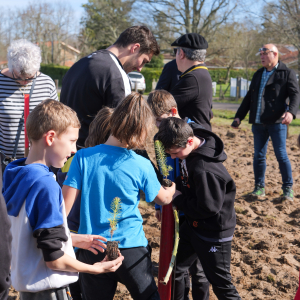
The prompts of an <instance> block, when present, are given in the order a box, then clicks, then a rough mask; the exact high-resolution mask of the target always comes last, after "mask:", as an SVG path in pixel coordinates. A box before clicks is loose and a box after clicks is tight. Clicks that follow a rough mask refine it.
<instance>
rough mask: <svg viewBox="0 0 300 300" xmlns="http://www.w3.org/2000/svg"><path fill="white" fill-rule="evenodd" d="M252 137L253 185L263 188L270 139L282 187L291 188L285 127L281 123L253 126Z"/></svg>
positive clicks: (291, 177) (290, 169)
mask: <svg viewBox="0 0 300 300" xmlns="http://www.w3.org/2000/svg"><path fill="white" fill-rule="evenodd" d="M252 132H253V136H254V161H253V168H254V177H255V185H259V186H261V187H264V186H265V173H266V167H267V163H266V154H267V149H268V142H269V138H270V137H271V139H272V144H273V148H274V152H275V155H276V158H277V161H278V163H279V169H280V173H281V176H282V187H283V188H286V187H292V186H293V176H292V167H291V163H290V160H289V158H288V155H287V152H286V135H287V126H286V125H284V124H281V123H276V124H269V125H265V124H253V125H252Z"/></svg>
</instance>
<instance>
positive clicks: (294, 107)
mask: <svg viewBox="0 0 300 300" xmlns="http://www.w3.org/2000/svg"><path fill="white" fill-rule="evenodd" d="M287 92H288V97H289V99H290V104H289V112H290V113H291V114H292V115H293V116H294V119H295V118H296V115H297V111H298V108H299V104H300V94H299V84H298V81H297V77H296V73H295V72H294V70H290V74H289V78H288V81H287Z"/></svg>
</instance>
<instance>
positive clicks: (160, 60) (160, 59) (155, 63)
mask: <svg viewBox="0 0 300 300" xmlns="http://www.w3.org/2000/svg"><path fill="white" fill-rule="evenodd" d="M163 66H164V56H163V55H162V54H159V55H158V56H153V57H152V59H151V62H150V63H149V64H147V68H163Z"/></svg>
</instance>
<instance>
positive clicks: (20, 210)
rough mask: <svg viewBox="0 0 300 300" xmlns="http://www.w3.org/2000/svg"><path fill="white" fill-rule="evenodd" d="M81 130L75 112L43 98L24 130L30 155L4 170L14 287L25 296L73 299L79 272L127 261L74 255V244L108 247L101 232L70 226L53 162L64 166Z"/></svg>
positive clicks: (107, 268)
mask: <svg viewBox="0 0 300 300" xmlns="http://www.w3.org/2000/svg"><path fill="white" fill-rule="evenodd" d="M79 128H80V123H79V120H78V118H77V116H76V113H75V112H74V111H73V110H72V109H70V108H69V107H67V106H65V105H63V104H62V103H60V102H58V101H55V100H51V99H48V100H45V101H44V102H42V103H40V104H39V105H37V106H36V107H35V109H34V110H33V111H32V112H31V113H30V115H29V117H28V119H27V122H26V129H27V134H28V137H29V140H30V143H31V148H30V152H29V155H28V157H27V158H21V159H18V160H16V161H14V162H12V163H10V164H9V165H8V166H7V168H6V169H5V172H4V180H3V196H4V199H5V202H6V206H7V211H8V215H9V217H10V220H11V223H12V226H11V232H12V236H13V241H12V264H11V273H12V285H13V286H14V288H15V289H16V290H17V291H19V292H20V298H21V300H27V299H33V300H38V299H43V300H48V299H49V300H50V299H51V300H55V299H59V300H61V299H64V300H65V299H69V298H68V297H69V296H70V294H69V290H68V285H69V284H70V283H73V282H75V281H76V280H77V279H78V273H77V272H85V273H91V274H99V273H104V272H112V271H115V270H116V269H117V268H118V267H119V266H120V265H121V262H122V260H123V257H122V256H120V257H119V258H118V259H116V260H115V261H112V262H107V261H106V259H105V260H104V261H102V262H97V263H95V264H94V265H88V264H84V263H82V262H79V261H78V260H76V259H75V254H74V251H73V248H72V246H76V247H80V248H84V249H88V250H90V251H92V252H93V253H94V254H97V253H98V252H97V251H96V250H99V251H102V252H103V251H104V250H103V247H105V245H104V244H103V243H102V242H100V241H98V239H101V240H104V241H105V240H106V239H104V238H102V237H101V236H98V235H95V236H92V235H90V236H83V235H75V236H74V239H73V240H71V237H70V232H69V229H68V227H67V222H66V214H65V206H64V201H63V197H62V192H61V188H60V187H59V185H58V184H57V182H56V181H55V179H54V174H53V173H52V172H51V171H50V169H49V166H54V167H56V168H60V167H62V166H63V165H64V163H65V162H66V161H67V159H68V157H70V156H71V154H72V153H74V152H76V141H77V139H78V131H79Z"/></svg>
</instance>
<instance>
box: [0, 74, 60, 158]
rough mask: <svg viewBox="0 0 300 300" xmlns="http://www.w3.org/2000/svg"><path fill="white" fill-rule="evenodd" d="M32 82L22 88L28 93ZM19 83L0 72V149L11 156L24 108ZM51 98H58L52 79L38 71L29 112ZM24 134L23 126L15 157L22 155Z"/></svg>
mask: <svg viewBox="0 0 300 300" xmlns="http://www.w3.org/2000/svg"><path fill="white" fill-rule="evenodd" d="M31 85H32V82H31V83H29V84H28V85H27V87H26V88H25V89H23V93H26V94H29V93H30V88H31ZM20 88H21V85H20V84H18V83H17V82H16V81H15V80H13V79H12V78H10V77H7V76H5V75H3V74H2V73H0V150H1V151H2V152H3V153H4V154H6V155H8V156H11V155H12V153H13V149H14V146H15V141H16V135H17V130H18V125H19V121H20V118H21V116H22V113H23V110H24V95H23V93H22V91H21V89H20ZM47 98H51V99H54V100H58V97H57V93H56V89H55V84H54V82H53V80H52V79H51V78H50V77H49V76H47V75H45V74H43V73H40V75H39V76H37V78H36V82H35V87H34V90H33V93H32V96H31V99H30V104H29V108H30V112H31V111H32V110H33V109H34V108H35V107H36V106H37V105H38V104H39V103H40V102H42V101H43V100H45V99H47ZM24 147H25V135H24V126H23V129H22V133H21V136H20V140H19V144H18V149H17V158H20V157H24Z"/></svg>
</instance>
